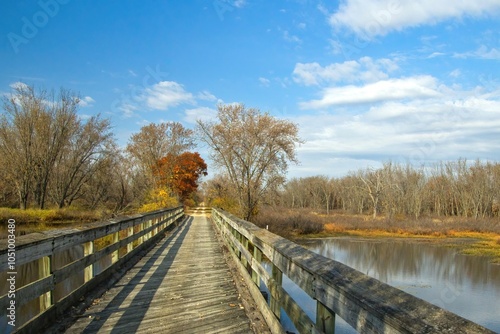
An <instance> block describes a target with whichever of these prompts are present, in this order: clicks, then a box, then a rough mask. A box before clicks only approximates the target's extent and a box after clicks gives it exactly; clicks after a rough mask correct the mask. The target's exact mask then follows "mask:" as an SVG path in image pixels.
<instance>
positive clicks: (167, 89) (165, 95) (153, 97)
mask: <svg viewBox="0 0 500 334" xmlns="http://www.w3.org/2000/svg"><path fill="white" fill-rule="evenodd" d="M139 99H140V100H142V101H144V102H145V103H146V105H147V106H148V107H149V108H151V109H156V110H167V109H169V108H171V107H176V106H178V105H179V104H182V103H194V101H195V98H194V96H193V94H191V93H189V92H187V91H185V90H184V87H183V86H182V85H181V84H178V83H177V82H174V81H160V82H159V83H157V84H155V85H153V86H151V87H149V88H146V89H145V90H144V92H143V95H142V96H140V97H139Z"/></svg>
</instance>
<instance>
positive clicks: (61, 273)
mask: <svg viewBox="0 0 500 334" xmlns="http://www.w3.org/2000/svg"><path fill="white" fill-rule="evenodd" d="M183 216H184V209H183V207H176V208H169V209H163V210H157V211H153V212H148V213H144V214H136V215H133V216H127V217H124V218H118V219H112V220H108V221H104V222H97V223H92V224H88V225H86V226H85V227H82V228H78V229H62V230H52V231H46V232H42V233H32V234H28V235H24V236H19V237H17V238H16V239H15V244H14V247H15V248H12V242H10V243H9V241H8V240H0V275H3V276H5V275H7V277H9V275H10V276H12V277H13V278H14V283H15V278H16V274H17V271H19V269H20V267H21V266H23V265H29V264H30V263H35V264H36V265H37V267H38V274H39V275H38V278H35V281H34V282H31V283H29V284H26V285H24V286H17V285H16V284H13V286H11V288H9V291H8V292H7V293H6V294H4V295H3V296H1V297H0V315H1V316H2V317H7V318H8V319H14V320H15V317H16V311H15V310H16V309H17V310H19V309H20V308H21V307H23V305H26V304H27V303H31V302H32V300H36V299H38V300H39V309H40V312H39V314H38V315H36V316H35V317H33V318H32V319H30V320H29V321H27V322H26V323H19V321H17V322H16V321H14V324H15V325H16V326H15V327H13V328H12V329H14V330H16V332H27V333H28V332H34V331H36V330H37V329H40V328H42V327H44V326H46V325H47V324H50V323H51V322H53V321H54V320H55V319H56V318H57V317H58V316H60V315H61V314H62V313H64V311H66V310H67V309H68V308H69V307H71V306H72V305H74V304H75V303H76V302H77V301H78V300H80V298H82V297H84V296H85V295H86V294H87V293H88V292H89V291H92V290H93V289H95V288H96V287H97V286H98V285H99V284H100V283H102V282H104V281H106V280H108V279H110V277H111V276H112V275H113V274H114V273H115V272H117V271H118V270H119V269H120V268H121V267H123V266H124V265H127V262H128V261H129V260H130V259H131V258H132V257H134V256H135V255H137V254H138V253H140V252H141V251H143V250H145V249H147V248H149V247H150V246H151V245H153V244H154V243H155V242H156V241H158V240H159V239H160V238H161V237H162V236H164V235H165V234H164V232H165V230H166V229H167V228H168V227H169V226H170V225H171V224H173V223H175V222H176V221H177V220H179V219H180V218H181V217H183ZM98 239H100V240H99V241H98ZM96 241H97V242H96ZM98 246H102V247H100V249H99V250H97V248H98ZM75 247H76V248H78V249H80V253H83V256H82V257H81V258H79V259H78V260H76V261H74V262H71V263H67V264H65V265H64V266H62V267H59V268H55V266H54V261H53V257H54V256H55V255H56V254H60V252H61V251H64V250H69V249H75ZM12 250H14V253H13V254H14V256H15V257H14V258H13V257H10V258H9V256H10V255H12V252H11V251H12ZM82 250H83V252H82ZM105 257H108V259H109V260H110V261H108V262H111V263H110V265H109V266H108V267H107V268H105V269H103V270H101V271H100V272H97V270H95V269H96V268H94V266H95V265H96V263H97V262H98V261H99V260H101V259H103V258H105ZM12 263H15V266H11V265H12ZM35 274H36V273H35ZM75 274H77V275H79V276H83V283H82V284H81V285H80V286H79V287H77V288H76V289H74V290H73V291H71V292H70V293H69V294H67V295H66V296H63V297H62V298H60V300H54V298H53V292H54V289H55V287H56V284H58V283H60V282H62V281H64V280H65V279H67V278H69V277H71V276H72V275H75ZM0 277H1V276H0ZM18 281H19V280H18ZM14 288H15V289H14ZM12 292H13V294H11V293H12ZM12 303H13V304H14V305H15V308H14V311H13V312H12V308H11V310H10V311H9V310H8V307H9V306H10V305H12ZM9 316H10V318H9ZM12 316H13V317H12ZM17 316H19V314H17Z"/></svg>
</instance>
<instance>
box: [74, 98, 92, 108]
mask: <svg viewBox="0 0 500 334" xmlns="http://www.w3.org/2000/svg"><path fill="white" fill-rule="evenodd" d="M94 102H95V100H94V99H93V98H91V97H90V96H85V97H82V98H81V99H80V102H78V104H79V105H80V107H89V106H91V105H93V104H94Z"/></svg>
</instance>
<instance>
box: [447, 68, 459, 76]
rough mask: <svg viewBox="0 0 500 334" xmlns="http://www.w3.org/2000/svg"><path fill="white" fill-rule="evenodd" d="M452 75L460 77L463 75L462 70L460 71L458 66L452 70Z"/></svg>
mask: <svg viewBox="0 0 500 334" xmlns="http://www.w3.org/2000/svg"><path fill="white" fill-rule="evenodd" d="M449 75H450V77H452V78H458V77H459V76H461V75H462V71H460V70H459V69H458V68H457V69H454V70H453V71H451V72H450V74H449Z"/></svg>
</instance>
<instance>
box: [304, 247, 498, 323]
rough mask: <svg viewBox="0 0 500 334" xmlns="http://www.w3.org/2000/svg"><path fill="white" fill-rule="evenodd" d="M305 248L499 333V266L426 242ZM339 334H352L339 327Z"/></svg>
mask: <svg viewBox="0 0 500 334" xmlns="http://www.w3.org/2000/svg"><path fill="white" fill-rule="evenodd" d="M304 246H305V247H307V248H308V249H310V250H312V251H314V252H316V253H318V254H321V255H323V256H326V257H328V258H331V259H334V260H336V261H339V262H342V263H344V264H346V265H348V266H350V267H353V268H355V269H357V270H359V271H361V272H363V273H365V274H367V275H370V276H372V277H374V278H376V279H379V280H381V281H383V282H385V283H388V284H390V285H392V286H394V287H396V288H399V289H401V290H403V291H405V292H408V293H410V294H412V295H414V296H417V297H419V298H422V299H424V300H426V301H428V302H431V303H433V304H435V305H438V306H440V307H443V308H445V309H447V310H450V311H452V312H454V313H456V314H458V315H460V316H462V317H465V318H467V319H470V320H472V321H474V322H476V323H479V324H481V325H483V326H485V327H487V328H489V329H491V330H494V331H496V332H500V302H499V300H500V266H498V265H493V264H491V263H489V262H488V259H485V258H481V257H472V256H465V255H461V254H457V252H456V250H454V249H452V248H448V247H445V246H442V245H436V244H433V243H430V242H422V241H420V242H417V241H411V240H410V241H409V240H391V241H377V240H362V239H349V238H333V239H323V240H314V241H307V242H306V243H304ZM341 327H342V328H338V331H337V333H341V332H351V330H349V329H347V328H346V327H344V326H343V325H342V326H341Z"/></svg>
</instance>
